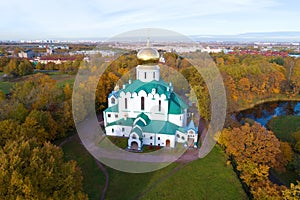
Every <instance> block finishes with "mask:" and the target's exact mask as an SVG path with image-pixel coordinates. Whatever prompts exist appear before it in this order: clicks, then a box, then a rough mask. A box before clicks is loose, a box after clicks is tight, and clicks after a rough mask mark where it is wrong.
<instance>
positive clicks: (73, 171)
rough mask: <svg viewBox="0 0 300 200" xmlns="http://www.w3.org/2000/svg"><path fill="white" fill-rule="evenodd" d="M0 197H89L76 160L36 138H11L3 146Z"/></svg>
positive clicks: (58, 199) (0, 150)
mask: <svg viewBox="0 0 300 200" xmlns="http://www.w3.org/2000/svg"><path fill="white" fill-rule="evenodd" d="M0 158H1V167H0V182H1V187H0V198H1V199H57V200H60V199H87V196H86V195H85V194H84V193H83V190H82V175H81V171H80V169H79V168H78V167H77V164H76V162H75V161H69V162H64V160H63V153H62V151H61V149H60V148H59V147H56V146H54V145H52V144H50V143H44V144H43V145H39V144H37V143H36V142H35V140H33V139H31V140H25V139H24V138H19V139H18V140H16V141H14V140H10V141H8V142H7V143H6V145H5V146H4V147H3V148H0Z"/></svg>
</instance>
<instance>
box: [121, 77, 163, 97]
mask: <svg viewBox="0 0 300 200" xmlns="http://www.w3.org/2000/svg"><path fill="white" fill-rule="evenodd" d="M167 87H168V84H167V83H166V82H164V81H162V80H160V81H156V80H153V81H151V82H142V81H140V80H134V81H133V82H132V83H131V84H127V85H126V87H125V89H122V90H120V92H121V91H123V92H125V93H126V92H131V93H133V92H136V93H138V92H139V91H141V90H144V91H145V92H146V93H147V94H148V93H151V91H152V89H153V88H155V89H156V92H157V93H158V94H160V95H161V94H167V93H168V92H167Z"/></svg>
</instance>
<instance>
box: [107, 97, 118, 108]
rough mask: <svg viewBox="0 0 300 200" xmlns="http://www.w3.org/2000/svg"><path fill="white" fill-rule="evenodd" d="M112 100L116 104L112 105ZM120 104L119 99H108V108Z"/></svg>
mask: <svg viewBox="0 0 300 200" xmlns="http://www.w3.org/2000/svg"><path fill="white" fill-rule="evenodd" d="M112 99H114V100H115V103H114V104H113V103H112ZM117 104H118V98H116V97H115V96H113V95H112V96H111V97H110V98H108V107H111V106H114V105H117Z"/></svg>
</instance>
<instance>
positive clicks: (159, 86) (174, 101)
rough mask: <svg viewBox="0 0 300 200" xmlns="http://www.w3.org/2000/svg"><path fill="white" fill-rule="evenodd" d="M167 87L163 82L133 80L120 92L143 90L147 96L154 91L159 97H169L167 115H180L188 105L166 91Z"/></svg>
mask: <svg viewBox="0 0 300 200" xmlns="http://www.w3.org/2000/svg"><path fill="white" fill-rule="evenodd" d="M168 87H169V85H168V84H167V83H166V82H164V81H163V80H159V81H156V80H153V81H151V82H142V81H140V80H135V81H133V82H132V83H131V84H127V85H126V87H125V89H122V90H120V92H121V91H123V92H125V93H127V92H130V93H133V92H136V93H138V92H140V91H141V90H144V91H145V92H146V93H147V94H149V93H151V92H152V89H153V88H155V89H156V93H158V94H159V95H162V94H165V95H166V96H167V97H168V96H169V97H170V101H169V114H182V113H183V110H184V109H187V108H188V105H187V104H186V103H185V102H184V101H183V100H182V99H181V98H180V97H179V96H178V95H177V94H176V93H175V92H170V91H168V89H167V88H168Z"/></svg>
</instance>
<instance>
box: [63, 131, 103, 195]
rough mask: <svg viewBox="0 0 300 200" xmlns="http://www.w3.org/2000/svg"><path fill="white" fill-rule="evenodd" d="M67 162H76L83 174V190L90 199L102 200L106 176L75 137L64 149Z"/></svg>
mask: <svg viewBox="0 0 300 200" xmlns="http://www.w3.org/2000/svg"><path fill="white" fill-rule="evenodd" d="M62 149H63V151H64V157H65V159H66V160H76V161H77V164H78V165H79V167H80V168H81V170H82V173H83V189H84V191H85V192H86V193H87V194H88V196H89V199H100V196H101V193H102V190H103V187H104V183H105V176H104V174H103V173H102V171H101V170H100V169H99V168H98V166H97V164H96V162H95V160H94V158H93V157H92V156H91V155H90V154H89V152H88V151H87V150H86V149H85V148H84V147H83V146H82V145H81V144H80V141H79V138H78V137H75V138H73V139H72V140H71V141H69V142H68V143H66V144H65V145H64V146H63V147H62Z"/></svg>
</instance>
